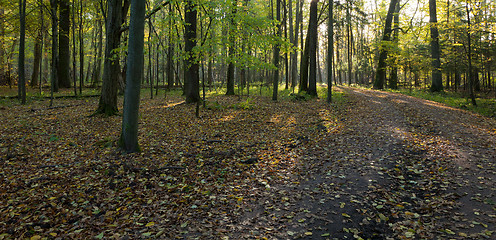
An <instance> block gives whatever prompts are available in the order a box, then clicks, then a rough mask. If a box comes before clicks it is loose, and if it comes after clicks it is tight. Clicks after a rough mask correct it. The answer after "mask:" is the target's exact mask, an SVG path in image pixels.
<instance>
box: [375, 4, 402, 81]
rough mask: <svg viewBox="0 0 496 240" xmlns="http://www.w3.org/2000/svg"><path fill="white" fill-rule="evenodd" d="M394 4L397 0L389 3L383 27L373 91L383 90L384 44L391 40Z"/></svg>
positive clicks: (385, 54) (385, 52)
mask: <svg viewBox="0 0 496 240" xmlns="http://www.w3.org/2000/svg"><path fill="white" fill-rule="evenodd" d="M396 4H398V0H391V2H390V3H389V10H388V14H387V16H386V23H385V25H384V33H383V36H382V41H381V46H380V51H379V63H378V64H377V71H376V75H375V80H374V88H375V89H383V88H384V82H385V80H386V59H387V54H388V53H387V46H386V43H387V42H388V41H389V40H390V39H391V32H392V29H391V24H392V21H393V13H394V10H395V9H396Z"/></svg>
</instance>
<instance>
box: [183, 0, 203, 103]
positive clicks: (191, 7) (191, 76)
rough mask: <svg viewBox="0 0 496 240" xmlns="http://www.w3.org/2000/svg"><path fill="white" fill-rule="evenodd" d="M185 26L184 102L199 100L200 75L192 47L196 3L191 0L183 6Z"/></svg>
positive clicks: (194, 41)
mask: <svg viewBox="0 0 496 240" xmlns="http://www.w3.org/2000/svg"><path fill="white" fill-rule="evenodd" d="M184 12H185V14H184V15H185V16H184V19H185V22H186V23H185V26H184V42H185V44H184V50H185V52H186V54H187V56H186V59H185V60H184V87H185V93H186V103H196V102H199V101H200V77H199V75H198V74H199V73H198V61H197V59H196V56H195V54H194V53H193V48H194V47H195V46H196V44H197V43H196V41H197V37H196V24H197V19H196V18H197V11H196V5H195V3H194V2H193V1H192V0H187V1H186V4H185V6H184Z"/></svg>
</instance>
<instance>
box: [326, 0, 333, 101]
mask: <svg viewBox="0 0 496 240" xmlns="http://www.w3.org/2000/svg"><path fill="white" fill-rule="evenodd" d="M327 34H328V36H327V102H328V103H331V102H332V78H333V76H334V75H333V74H334V67H333V61H334V0H329V20H328V23H327Z"/></svg>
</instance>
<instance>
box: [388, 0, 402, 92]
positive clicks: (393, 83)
mask: <svg viewBox="0 0 496 240" xmlns="http://www.w3.org/2000/svg"><path fill="white" fill-rule="evenodd" d="M393 19H394V28H393V45H394V46H395V48H398V37H399V28H400V0H398V3H396V8H395V10H394V17H393ZM396 55H397V54H396V53H395V54H393V56H392V58H393V61H391V62H392V63H393V66H392V67H391V74H390V80H389V88H391V89H398V63H397V62H396V59H397V57H396Z"/></svg>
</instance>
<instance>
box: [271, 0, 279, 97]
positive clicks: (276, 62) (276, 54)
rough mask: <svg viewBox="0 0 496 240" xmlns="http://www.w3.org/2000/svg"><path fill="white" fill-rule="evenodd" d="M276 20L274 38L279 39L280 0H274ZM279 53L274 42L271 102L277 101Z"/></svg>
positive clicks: (277, 44) (277, 43)
mask: <svg viewBox="0 0 496 240" xmlns="http://www.w3.org/2000/svg"><path fill="white" fill-rule="evenodd" d="M276 20H277V33H276V38H279V37H281V24H280V21H281V0H276ZM279 51H280V43H279V41H277V40H276V44H275V47H274V66H275V67H276V70H275V71H274V79H273V89H272V100H273V101H277V93H278V91H279Z"/></svg>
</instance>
